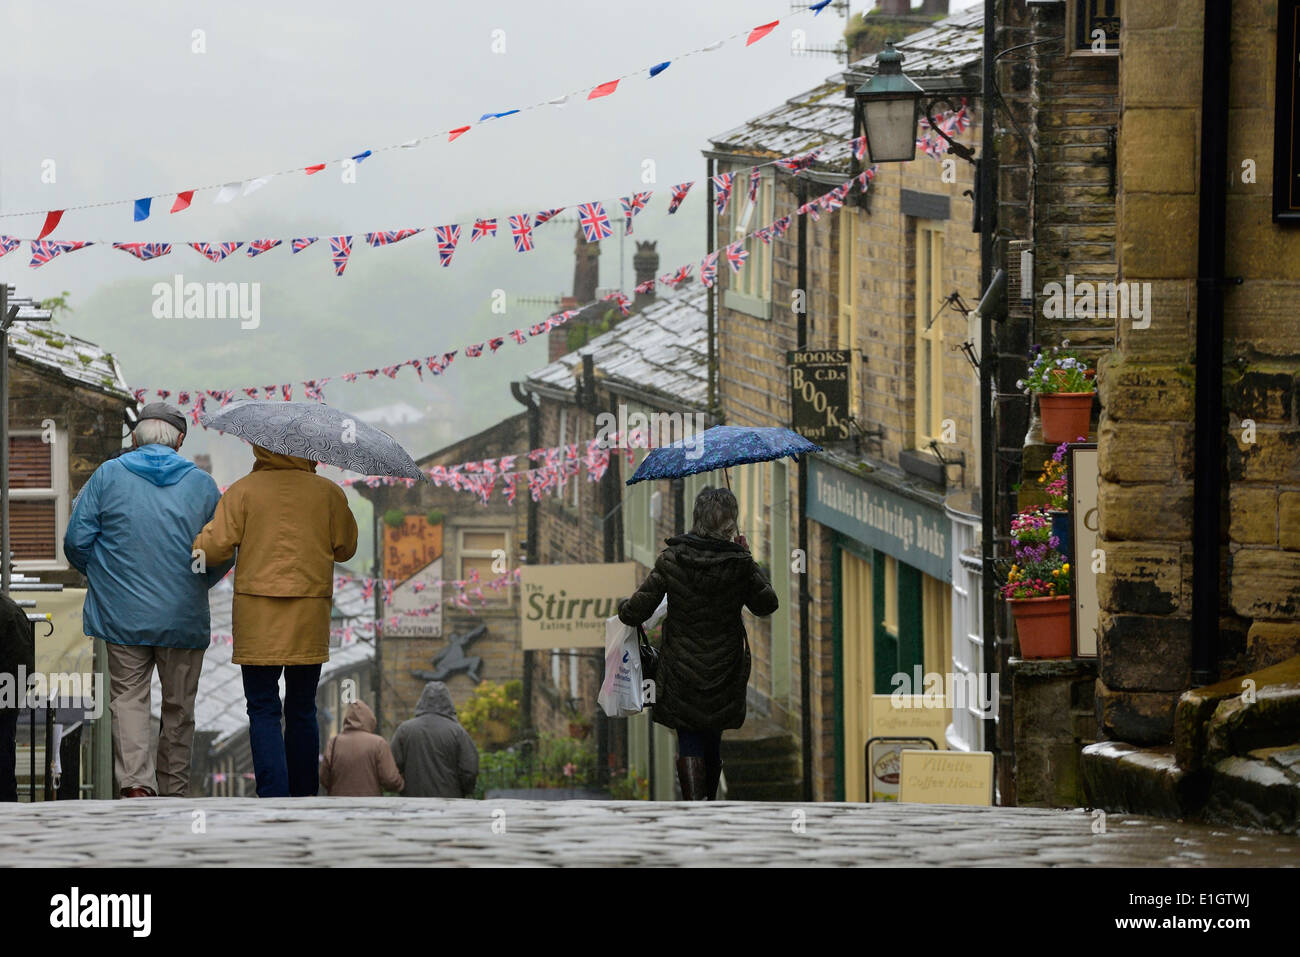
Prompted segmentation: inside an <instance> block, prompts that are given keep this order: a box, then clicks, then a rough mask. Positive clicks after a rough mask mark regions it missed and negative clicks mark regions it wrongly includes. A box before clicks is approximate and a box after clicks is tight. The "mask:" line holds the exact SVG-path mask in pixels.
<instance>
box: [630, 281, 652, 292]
mask: <svg viewBox="0 0 1300 957" xmlns="http://www.w3.org/2000/svg"><path fill="white" fill-rule="evenodd" d="M654 287H655V281H654V280H653V279H647V280H646V281H645V282H639V283H637V284H636V286H634V287H633V289H632V291H633V292H635V293H638V294H640V295H644V294H645V293H647V292H650V290H652V289H654Z"/></svg>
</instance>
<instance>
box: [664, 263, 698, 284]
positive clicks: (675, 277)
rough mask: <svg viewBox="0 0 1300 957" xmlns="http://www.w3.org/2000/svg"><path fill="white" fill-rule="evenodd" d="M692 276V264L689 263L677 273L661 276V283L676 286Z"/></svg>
mask: <svg viewBox="0 0 1300 957" xmlns="http://www.w3.org/2000/svg"><path fill="white" fill-rule="evenodd" d="M690 276H691V264H690V263H687V264H686V265H685V266H682V267H681V268H680V269H678V270H677V271H676V272H673V273H665V274H664V275H662V276H660V277H659V281H660V282H661V283H663V284H664V285H665V286H676V285H678V284H680V283H683V282H685V281H686V280H687V279H689V278H690Z"/></svg>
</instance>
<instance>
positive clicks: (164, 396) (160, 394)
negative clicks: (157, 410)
mask: <svg viewBox="0 0 1300 957" xmlns="http://www.w3.org/2000/svg"><path fill="white" fill-rule="evenodd" d="M171 394H172V393H171V390H170V389H159V390H158V398H160V399H162V400H163V401H164V402H165V401H167V397H168V396H169V395H171Z"/></svg>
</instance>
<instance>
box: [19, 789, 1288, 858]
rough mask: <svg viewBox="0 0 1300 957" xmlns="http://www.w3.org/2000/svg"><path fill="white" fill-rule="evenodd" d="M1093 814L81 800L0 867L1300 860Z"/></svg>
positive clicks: (52, 809) (1244, 840) (1275, 843)
mask: <svg viewBox="0 0 1300 957" xmlns="http://www.w3.org/2000/svg"><path fill="white" fill-rule="evenodd" d="M199 812H202V813H201V814H200V813H199ZM1100 823H1101V821H1100V820H1099V819H1095V818H1094V816H1093V812H1089V811H1084V810H1072V811H1052V810H1040V809H1033V808H1000V807H994V808H981V807H942V808H940V807H935V806H925V805H900V804H874V805H862V804H776V803H759V802H718V803H699V804H692V805H688V804H682V803H664V802H645V801H564V802H558V801H557V802H548V801H517V800H509V801H507V800H501V801H493V800H489V801H450V800H418V799H400V798H397V799H394V798H366V799H329V798H310V799H282V800H265V801H259V800H252V799H233V798H212V799H204V800H193V801H191V800H179V799H162V798H158V799H140V800H131V801H77V802H64V803H57V802H52V803H48V804H35V805H10V806H9V807H7V808H5V809H4V811H3V812H0V865H3V866H45V867H79V866H85V867H141V866H160V867H161V866H195V867H197V866H214V865H216V866H221V865H238V866H285V865H287V866H298V865H312V866H376V867H386V866H394V865H397V866H426V865H427V866H442V867H447V866H535V867H595V866H669V867H686V866H760V865H776V866H815V865H823V866H827V865H829V866H853V865H873V866H882V865H910V866H918V865H920V866H924V865H944V866H948V867H952V866H1042V867H1066V866H1096V867H1103V866H1106V867H1111V866H1129V867H1264V866H1268V867H1278V866H1297V865H1300V838H1296V837H1287V836H1282V835H1275V834H1262V833H1253V832H1247V831H1238V830H1232V829H1229V828H1220V827H1213V826H1207V825H1201V824H1185V823H1178V822H1173V821H1165V820H1158V819H1155V818H1148V817H1139V816H1134V815H1120V814H1111V815H1107V816H1106V817H1105V819H1104V824H1105V828H1104V833H1094V828H1096V827H1097V825H1098V824H1100ZM1098 829H1099V828H1098Z"/></svg>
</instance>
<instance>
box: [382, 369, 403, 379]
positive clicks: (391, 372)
mask: <svg viewBox="0 0 1300 957" xmlns="http://www.w3.org/2000/svg"><path fill="white" fill-rule="evenodd" d="M400 368H402V367H401V366H384V369H383V372H384V375H386V376H388V378H390V379H396V378H397V370H399V369H400Z"/></svg>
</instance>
